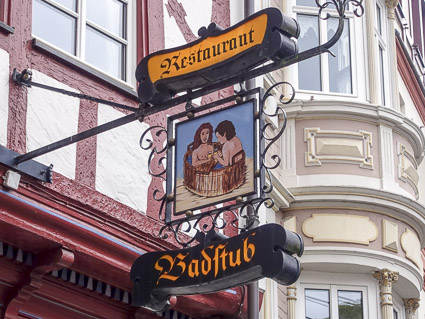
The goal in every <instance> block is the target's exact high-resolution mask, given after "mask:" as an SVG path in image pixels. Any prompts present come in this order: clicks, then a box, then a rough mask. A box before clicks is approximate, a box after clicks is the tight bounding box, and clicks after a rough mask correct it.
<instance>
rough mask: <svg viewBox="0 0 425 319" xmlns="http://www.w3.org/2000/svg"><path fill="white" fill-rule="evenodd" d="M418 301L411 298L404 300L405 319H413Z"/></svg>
mask: <svg viewBox="0 0 425 319" xmlns="http://www.w3.org/2000/svg"><path fill="white" fill-rule="evenodd" d="M419 301H420V299H416V298H411V299H404V300H403V303H404V308H405V310H406V319H414V318H415V314H416V310H417V309H418V308H419Z"/></svg>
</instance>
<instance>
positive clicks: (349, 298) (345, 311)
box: [338, 290, 363, 319]
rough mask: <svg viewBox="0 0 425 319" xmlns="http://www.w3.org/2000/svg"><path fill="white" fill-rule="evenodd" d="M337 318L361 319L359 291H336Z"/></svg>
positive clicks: (361, 300) (360, 294)
mask: <svg viewBox="0 0 425 319" xmlns="http://www.w3.org/2000/svg"><path fill="white" fill-rule="evenodd" d="M338 313H339V319H363V298H362V292H361V291H343V290H339V291H338Z"/></svg>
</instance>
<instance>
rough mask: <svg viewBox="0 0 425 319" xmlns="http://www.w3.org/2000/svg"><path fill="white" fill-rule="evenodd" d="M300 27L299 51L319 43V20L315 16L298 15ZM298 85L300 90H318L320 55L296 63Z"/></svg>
mask: <svg viewBox="0 0 425 319" xmlns="http://www.w3.org/2000/svg"><path fill="white" fill-rule="evenodd" d="M297 20H298V23H299V24H300V27H301V33H300V37H299V38H298V46H299V52H303V51H305V50H308V49H311V48H314V47H316V46H318V45H319V22H318V17H317V16H310V15H298V18H297ZM298 85H299V88H300V89H301V90H313V91H320V90H321V89H322V84H321V80H320V56H315V57H312V58H310V59H307V60H305V61H302V62H300V63H298Z"/></svg>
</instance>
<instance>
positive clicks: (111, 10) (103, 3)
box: [87, 0, 125, 38]
mask: <svg viewBox="0 0 425 319" xmlns="http://www.w3.org/2000/svg"><path fill="white" fill-rule="evenodd" d="M124 6H125V4H124V3H122V2H120V1H117V0H87V19H89V20H90V21H93V22H94V23H96V24H98V25H100V26H101V27H103V28H105V29H106V30H108V31H109V32H111V33H113V34H114V35H116V36H119V37H122V38H124V37H125V36H124V23H125V21H124Z"/></svg>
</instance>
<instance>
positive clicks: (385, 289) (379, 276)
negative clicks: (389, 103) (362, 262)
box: [372, 268, 398, 319]
mask: <svg viewBox="0 0 425 319" xmlns="http://www.w3.org/2000/svg"><path fill="white" fill-rule="evenodd" d="M372 276H373V277H374V278H375V279H376V280H378V282H379V288H380V291H381V292H380V296H381V318H382V319H393V292H392V287H393V283H394V282H396V281H397V280H398V272H394V271H391V270H389V269H386V268H385V269H382V270H380V271H375V272H374V273H373V274H372Z"/></svg>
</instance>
